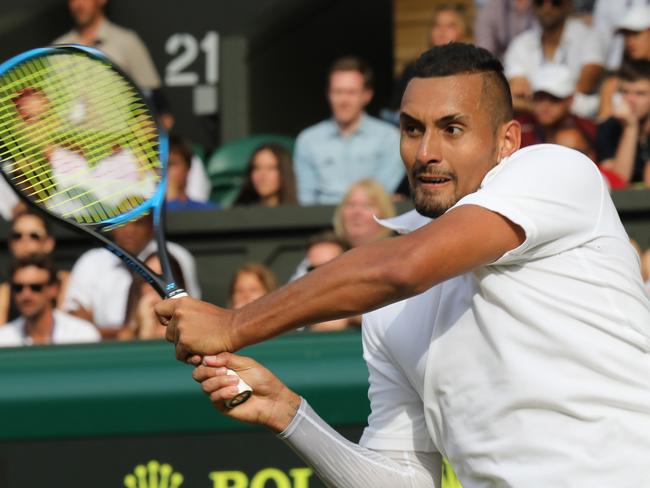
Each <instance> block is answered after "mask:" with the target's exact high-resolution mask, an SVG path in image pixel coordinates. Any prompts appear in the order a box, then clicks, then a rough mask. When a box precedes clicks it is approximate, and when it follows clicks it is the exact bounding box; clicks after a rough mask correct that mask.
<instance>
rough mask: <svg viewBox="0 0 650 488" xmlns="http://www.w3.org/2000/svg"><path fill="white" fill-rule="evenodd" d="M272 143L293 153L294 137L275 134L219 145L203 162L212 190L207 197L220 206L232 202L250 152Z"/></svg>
mask: <svg viewBox="0 0 650 488" xmlns="http://www.w3.org/2000/svg"><path fill="white" fill-rule="evenodd" d="M268 142H275V143H278V144H282V145H283V146H285V147H286V148H287V149H288V150H289V151H290V152H291V153H293V145H294V142H295V141H294V139H293V138H292V137H288V136H282V135H278V134H257V135H253V136H249V137H244V138H242V139H237V140H234V141H230V142H227V143H225V144H222V145H221V146H219V147H218V148H217V149H216V150H215V151H214V152H213V153H212V155H211V156H210V158H209V159H208V161H207V163H206V170H207V172H208V177H209V178H210V183H211V185H212V190H211V192H210V200H211V201H213V202H215V203H216V204H218V205H219V206H221V207H229V206H231V205H232V204H233V202H234V201H235V199H236V198H237V195H239V191H240V189H241V185H242V183H243V181H244V175H245V174H246V166H247V165H248V161H249V159H250V157H251V156H252V154H253V151H255V149H256V148H257V147H259V146H261V145H262V144H265V143H268Z"/></svg>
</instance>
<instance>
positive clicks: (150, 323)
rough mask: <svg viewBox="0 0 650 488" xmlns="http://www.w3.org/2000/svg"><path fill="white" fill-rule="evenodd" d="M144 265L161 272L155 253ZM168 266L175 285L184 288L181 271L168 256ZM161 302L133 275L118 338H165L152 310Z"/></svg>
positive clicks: (144, 282)
mask: <svg viewBox="0 0 650 488" xmlns="http://www.w3.org/2000/svg"><path fill="white" fill-rule="evenodd" d="M144 264H146V265H147V266H148V267H149V268H151V270H152V271H153V272H155V273H158V274H160V273H161V272H162V267H161V266H160V259H159V258H158V253H157V252H154V253H153V254H150V255H149V257H148V258H146V259H145V260H144ZM169 265H170V267H171V271H172V274H173V275H174V278H175V279H176V284H177V285H178V286H179V287H180V288H185V279H184V278H183V271H182V270H181V267H180V265H179V264H178V261H177V260H176V259H175V258H174V256H171V255H170V256H169ZM161 300H162V298H160V295H158V292H157V291H156V290H154V289H153V287H152V286H151V285H149V283H147V282H146V281H145V280H144V279H143V278H142V277H141V276H139V275H134V276H133V282H132V283H131V287H130V288H129V297H128V299H127V304H126V317H125V319H124V328H123V329H122V330H121V331H120V332H119V334H118V337H119V338H120V339H121V340H127V339H163V338H164V337H165V327H164V326H162V325H161V324H160V322H159V321H158V318H157V317H156V313H155V312H154V308H153V307H154V305H155V304H156V303H158V302H159V301H161Z"/></svg>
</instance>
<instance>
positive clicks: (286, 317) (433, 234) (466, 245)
mask: <svg viewBox="0 0 650 488" xmlns="http://www.w3.org/2000/svg"><path fill="white" fill-rule="evenodd" d="M523 240H524V232H523V230H522V229H521V228H519V227H518V226H516V225H514V224H512V223H511V222H510V221H509V220H507V219H505V218H504V217H502V216H500V215H499V214H497V213H494V212H491V211H489V210H486V209H484V208H482V207H479V206H475V205H463V206H461V207H459V208H457V209H454V210H452V211H450V212H448V213H446V214H445V215H443V216H442V217H440V218H438V219H436V220H435V221H433V222H431V223H430V224H428V225H426V226H424V227H422V228H421V229H419V230H417V231H415V232H413V233H411V234H409V235H406V236H401V237H396V238H394V239H387V240H384V241H380V242H377V243H374V244H371V245H367V246H362V247H359V248H355V249H353V250H351V251H349V252H347V253H345V254H343V255H342V256H340V257H339V258H337V259H335V260H334V261H331V262H329V263H327V264H326V265H324V266H320V267H319V268H317V269H316V270H314V271H313V272H311V273H309V274H308V275H306V276H305V277H303V278H301V279H299V280H296V281H294V282H292V283H289V284H288V285H286V286H284V287H282V288H280V289H279V290H276V291H274V292H272V293H270V294H268V295H266V296H264V297H262V298H261V299H259V300H257V301H255V302H253V303H251V304H250V305H247V306H246V307H244V308H242V309H239V310H237V311H231V310H224V309H221V308H218V307H215V306H213V305H210V304H207V303H203V302H198V301H196V300H192V299H186V298H181V299H178V300H166V301H164V302H162V303H160V304H158V305H157V306H156V311H157V313H158V315H159V317H160V318H161V321H162V322H163V323H166V324H167V325H168V330H167V339H168V340H170V341H172V342H174V343H175V344H176V345H177V348H176V352H177V357H178V358H179V359H181V360H186V359H187V358H188V357H190V356H191V355H192V354H200V355H206V354H215V353H219V352H222V351H235V350H237V349H239V348H241V347H244V346H246V345H249V344H253V343H256V342H260V341H262V340H265V339H268V338H270V337H273V336H276V335H278V334H280V333H282V332H285V331H288V330H291V329H293V328H296V327H299V326H302V325H307V324H312V323H316V322H323V321H326V320H332V319H336V318H340V317H346V316H350V315H358V314H360V313H363V312H366V311H369V310H373V309H376V308H378V307H381V306H383V305H386V304H388V303H391V302H395V301H398V300H401V299H404V298H407V297H410V296H413V295H416V294H418V293H421V292H422V291H424V290H426V289H428V288H430V287H431V286H432V285H434V284H436V283H440V282H442V281H444V280H447V279H449V278H451V277H453V276H457V275H460V274H463V273H465V272H468V271H470V270H473V269H475V268H478V267H480V266H483V265H485V264H488V263H491V262H493V261H495V260H496V259H497V258H499V257H500V256H502V255H503V254H504V253H506V252H507V251H510V250H511V249H514V248H516V247H517V246H518V245H519V244H521V243H522V242H523Z"/></svg>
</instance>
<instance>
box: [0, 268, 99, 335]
mask: <svg viewBox="0 0 650 488" xmlns="http://www.w3.org/2000/svg"><path fill="white" fill-rule="evenodd" d="M56 276H57V273H56V270H55V269H54V267H53V266H52V264H51V263H50V262H49V260H48V259H47V258H46V257H44V256H30V257H28V258H24V259H21V260H18V261H16V262H15V263H14V265H13V266H12V269H11V289H12V292H13V296H14V300H15V302H16V307H17V308H18V311H19V313H20V316H19V317H18V318H16V319H14V320H12V321H11V322H9V323H7V324H6V325H4V326H2V327H0V346H2V347H12V346H21V345H25V346H31V345H33V344H64V343H74V342H97V341H99V339H100V335H99V333H98V332H97V330H96V329H95V327H93V325H92V324H91V323H89V322H86V321H85V320H82V319H79V318H77V317H72V316H70V315H67V314H65V313H63V312H59V311H58V310H54V301H55V300H56V297H57V295H58V292H59V290H58V287H59V285H58V282H57V279H56Z"/></svg>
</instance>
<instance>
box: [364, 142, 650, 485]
mask: <svg viewBox="0 0 650 488" xmlns="http://www.w3.org/2000/svg"><path fill="white" fill-rule="evenodd" d="M460 205H479V206H482V207H484V208H487V209H490V210H492V211H495V212H498V213H500V214H502V215H504V216H506V217H507V218H508V219H509V220H511V221H512V222H515V223H516V224H518V225H520V226H521V227H522V228H523V229H524V231H525V233H526V239H525V241H524V243H523V244H522V245H521V246H519V247H518V248H517V249H514V250H512V251H510V252H508V253H506V254H505V255H503V256H502V257H501V258H499V259H498V260H497V261H495V262H494V263H493V264H491V265H489V266H485V267H483V268H480V269H478V270H476V271H475V272H473V273H468V274H466V275H463V276H460V277H457V278H454V279H452V280H448V281H446V282H444V283H441V284H439V285H437V286H435V287H433V288H432V289H430V290H428V291H427V292H425V293H423V294H422V295H419V296H417V297H414V298H411V299H409V300H406V301H403V302H400V303H397V304H393V305H390V306H388V307H385V308H383V309H380V310H378V311H375V312H372V313H370V314H367V315H366V316H365V317H364V326H363V338H364V354H365V357H366V360H367V361H368V368H369V371H370V381H371V388H370V394H369V396H370V399H371V405H372V414H371V416H370V418H369V427H368V429H366V431H365V433H364V436H363V438H362V443H363V444H364V445H366V446H367V447H370V448H373V449H384V450H385V449H409V447H410V448H412V449H417V450H423V449H424V450H434V449H435V450H438V451H440V452H441V453H442V454H443V455H445V456H446V457H447V458H448V459H449V460H450V462H451V464H452V465H453V466H454V469H455V470H456V472H457V474H458V475H459V478H460V479H461V481H462V483H463V486H464V487H465V488H477V487H496V486H503V487H522V486H525V487H526V488H536V487H539V488H542V487H544V488H546V487H549V486H553V487H571V488H582V487H584V488H587V487H589V488H592V487H601V486H602V487H614V486H615V487H617V488H628V487H629V488H632V487H640V486H650V462H649V461H648V460H649V459H650V300H649V299H648V296H647V295H646V293H645V291H644V289H643V283H642V280H641V273H640V265H639V258H638V255H637V254H636V252H635V250H634V248H633V247H632V246H631V245H630V243H629V238H628V236H627V235H626V233H625V231H624V229H623V226H622V224H621V222H620V220H619V217H618V214H617V212H616V209H615V207H614V205H613V203H612V201H611V198H610V196H609V193H608V191H607V188H606V186H605V184H604V182H603V180H602V177H601V176H600V174H599V172H598V170H597V168H596V166H595V165H594V164H593V163H592V162H591V161H590V160H589V159H588V158H586V157H585V156H583V155H582V154H580V153H578V152H576V151H573V150H570V149H566V148H563V147H560V146H554V145H538V146H531V147H528V148H525V149H522V150H520V151H518V152H516V153H515V154H514V155H512V156H511V157H510V158H507V159H505V160H504V161H502V162H501V164H499V165H498V166H497V167H496V168H494V169H493V170H492V171H490V172H489V173H488V174H487V175H486V177H485V178H484V180H483V182H482V184H481V187H480V189H479V190H478V191H477V192H475V193H473V194H470V195H468V196H466V197H465V198H463V199H462V200H461V201H460V202H458V204H457V205H456V206H460ZM422 223H423V221H422V220H420V222H419V223H417V224H416V225H420V224H422ZM427 336H428V337H429V339H428V340H427ZM422 402H424V405H423V404H422ZM424 426H426V430H427V435H425V433H424ZM427 437H428V439H427ZM411 439H412V440H411Z"/></svg>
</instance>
